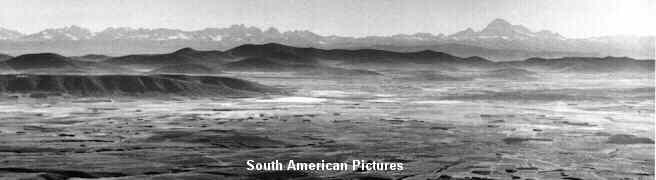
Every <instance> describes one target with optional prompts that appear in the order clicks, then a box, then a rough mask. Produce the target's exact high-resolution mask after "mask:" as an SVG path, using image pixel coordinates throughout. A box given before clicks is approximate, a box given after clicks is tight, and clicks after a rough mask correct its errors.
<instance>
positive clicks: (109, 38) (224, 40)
mask: <svg viewBox="0 0 656 180" xmlns="http://www.w3.org/2000/svg"><path fill="white" fill-rule="evenodd" d="M655 41H656V40H655V37H654V36H605V37H590V38H578V39H574V38H566V37H563V36H562V35H560V34H558V33H555V32H552V31H549V30H538V31H534V30H531V29H529V28H527V27H525V26H522V25H517V24H512V23H510V22H508V21H506V20H504V19H495V20H492V21H491V22H490V23H489V24H488V25H487V26H485V27H482V28H481V29H480V30H474V28H468V29H466V30H463V31H460V32H457V33H454V34H450V35H443V34H430V33H415V34H396V35H390V36H367V37H346V36H330V35H326V36H322V35H319V34H315V33H313V32H310V31H285V32H280V31H279V30H277V29H275V28H269V29H267V30H262V29H259V28H257V27H248V26H244V25H233V26H230V27H226V28H205V29H201V30H195V31H183V30H179V29H165V28H157V29H144V28H125V27H122V28H107V29H105V30H102V31H100V32H91V31H90V30H88V29H86V28H82V27H78V26H69V27H64V28H51V29H46V30H43V31H40V32H37V33H34V34H27V35H25V34H22V33H20V32H17V31H13V30H8V29H2V28H0V52H4V53H9V54H25V53H38V52H56V53H60V54H66V55H75V56H79V55H83V54H89V53H100V54H107V55H112V56H117V55H126V54H144V53H148V54H157V53H166V52H170V51H172V50H175V49H180V48H183V47H193V48H196V49H205V50H206V49H219V50H227V49H230V48H233V47H237V46H240V45H243V44H263V43H270V42H275V43H281V44H288V45H292V46H298V47H314V48H321V49H356V48H357V49H360V48H363V47H365V48H375V47H385V46H397V47H401V48H399V49H403V47H430V46H441V45H447V44H460V45H468V46H476V47H481V48H486V49H493V50H499V51H500V52H498V53H493V54H485V53H479V52H476V51H474V52H462V51H458V50H462V49H449V48H445V49H431V50H436V51H440V52H445V53H448V54H453V55H458V56H463V57H467V56H481V57H485V58H487V59H490V60H498V61H507V60H516V59H520V58H527V57H543V58H559V57H567V56H595V57H603V56H629V57H633V58H649V59H653V58H654V57H655V56H656V52H654V48H655V44H656V43H654V42H655ZM387 50H391V49H387ZM419 50H423V49H419ZM419 50H418V51H419ZM451 50H456V51H451ZM474 50H475V49H474ZM505 51H510V53H506V52H505ZM513 52H516V53H519V55H517V54H514V53H513ZM523 54H525V55H523ZM506 55H508V56H506ZM520 55H521V56H520Z"/></svg>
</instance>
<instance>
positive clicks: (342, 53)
mask: <svg viewBox="0 0 656 180" xmlns="http://www.w3.org/2000/svg"><path fill="white" fill-rule="evenodd" d="M226 53H228V54H230V55H233V56H237V57H272V56H274V55H276V54H291V55H294V56H296V57H302V58H306V59H328V60H337V61H343V62H344V63H355V64H362V63H386V64H387V63H396V64H398V63H420V64H433V63H473V62H470V60H468V59H465V58H459V57H456V56H452V55H449V54H446V53H441V52H435V51H428V50H427V51H418V52H392V51H384V50H375V49H359V50H345V49H333V50H323V49H316V48H297V47H291V46H285V45H282V44H276V43H268V44H259V45H255V44H248V45H242V46H239V47H236V48H233V49H230V50H228V51H226ZM471 60H475V61H476V62H475V63H489V62H490V61H487V60H485V59H482V58H481V59H478V58H477V59H471Z"/></svg>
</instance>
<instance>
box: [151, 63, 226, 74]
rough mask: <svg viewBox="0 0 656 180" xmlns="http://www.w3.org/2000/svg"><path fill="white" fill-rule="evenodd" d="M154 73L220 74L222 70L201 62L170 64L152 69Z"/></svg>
mask: <svg viewBox="0 0 656 180" xmlns="http://www.w3.org/2000/svg"><path fill="white" fill-rule="evenodd" d="M150 73H154V74H218V73H221V71H219V70H217V69H214V68H210V67H207V66H204V65H200V64H179V65H169V66H164V67H161V68H157V69H155V70H152V71H150Z"/></svg>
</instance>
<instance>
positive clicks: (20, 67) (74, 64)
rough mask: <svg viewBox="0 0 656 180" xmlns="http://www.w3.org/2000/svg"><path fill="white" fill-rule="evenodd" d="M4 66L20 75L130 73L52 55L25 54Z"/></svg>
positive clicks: (6, 62)
mask: <svg viewBox="0 0 656 180" xmlns="http://www.w3.org/2000/svg"><path fill="white" fill-rule="evenodd" d="M4 65H6V66H8V68H11V69H13V70H16V71H17V72H21V73H39V74H45V73H55V74H71V73H130V72H131V71H130V70H127V69H123V68H120V67H116V66H112V65H109V64H105V63H97V62H88V61H79V60H75V59H73V58H69V57H65V56H62V55H59V54H53V53H41V54H25V55H21V56H17V57H14V58H11V59H9V60H6V61H4Z"/></svg>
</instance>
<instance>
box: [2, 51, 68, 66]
mask: <svg viewBox="0 0 656 180" xmlns="http://www.w3.org/2000/svg"><path fill="white" fill-rule="evenodd" d="M74 61H75V60H73V59H71V58H68V57H64V56H62V55H58V54H53V53H41V54H26V55H21V56H18V57H15V58H11V59H9V60H7V61H6V63H7V65H9V66H10V67H12V68H13V69H16V70H24V69H40V68H44V69H45V68H59V69H62V68H70V69H75V68H77V66H76V65H75V62H74Z"/></svg>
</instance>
